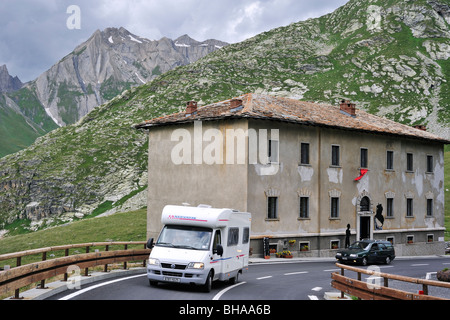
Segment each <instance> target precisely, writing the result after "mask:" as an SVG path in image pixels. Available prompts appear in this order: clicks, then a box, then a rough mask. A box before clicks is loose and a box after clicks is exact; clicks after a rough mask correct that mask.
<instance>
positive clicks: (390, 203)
mask: <svg viewBox="0 0 450 320" xmlns="http://www.w3.org/2000/svg"><path fill="white" fill-rule="evenodd" d="M386 217H389V218H393V217H394V198H387V199H386Z"/></svg>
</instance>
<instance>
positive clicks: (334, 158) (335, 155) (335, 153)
mask: <svg viewBox="0 0 450 320" xmlns="http://www.w3.org/2000/svg"><path fill="white" fill-rule="evenodd" d="M331 165H332V166H339V146H331Z"/></svg>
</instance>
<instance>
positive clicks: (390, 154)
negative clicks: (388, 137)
mask: <svg viewBox="0 0 450 320" xmlns="http://www.w3.org/2000/svg"><path fill="white" fill-rule="evenodd" d="M386 170H392V171H393V170H394V151H392V150H386Z"/></svg>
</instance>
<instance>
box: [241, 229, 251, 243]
mask: <svg viewBox="0 0 450 320" xmlns="http://www.w3.org/2000/svg"><path fill="white" fill-rule="evenodd" d="M249 241H250V228H248V227H246V228H244V233H243V235H242V243H244V244H245V243H248V242H249Z"/></svg>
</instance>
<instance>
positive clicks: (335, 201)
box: [330, 197, 339, 218]
mask: <svg viewBox="0 0 450 320" xmlns="http://www.w3.org/2000/svg"><path fill="white" fill-rule="evenodd" d="M330 217H331V218H339V198H337V197H332V198H331V212H330Z"/></svg>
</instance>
